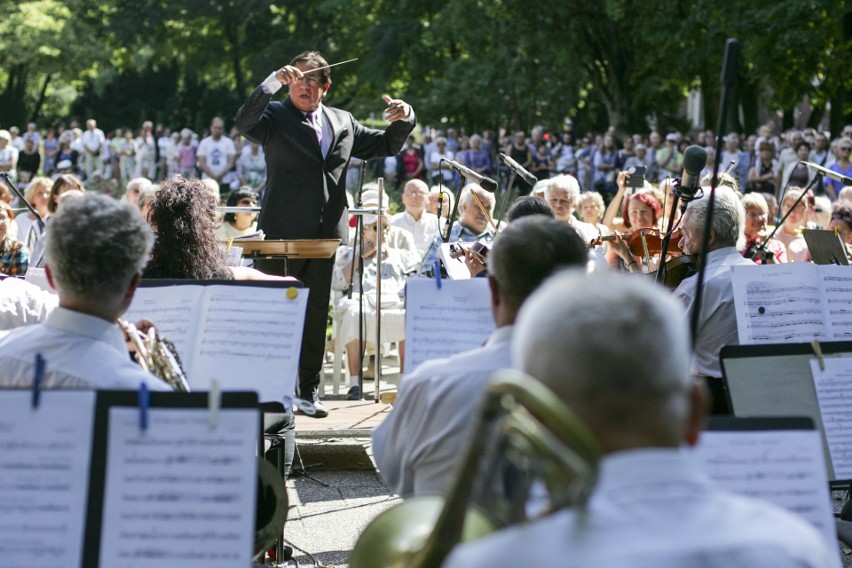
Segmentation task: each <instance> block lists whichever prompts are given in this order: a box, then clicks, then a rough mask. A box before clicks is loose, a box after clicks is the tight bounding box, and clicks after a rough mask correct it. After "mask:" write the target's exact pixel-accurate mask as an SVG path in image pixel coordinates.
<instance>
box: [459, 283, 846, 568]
mask: <svg viewBox="0 0 852 568" xmlns="http://www.w3.org/2000/svg"><path fill="white" fill-rule="evenodd" d="M648 330H654V331H653V333H648ZM512 355H513V359H514V362H515V363H516V365H518V366H519V367H520V368H521V369H522V370H524V371H525V372H527V373H529V374H530V375H532V376H533V377H535V378H536V379H538V380H540V381H541V382H542V383H544V384H545V385H546V386H547V387H548V388H550V389H551V390H552V391H553V393H554V394H555V395H556V396H557V397H558V398H560V399H561V400H562V402H564V403H565V404H567V405H569V406H570V407H571V408H572V410H574V412H575V413H576V414H577V416H578V417H579V418H580V419H581V420H582V421H583V422H585V424H586V425H587V426H588V427H589V430H590V432H591V434H592V435H593V437H594V438H595V439H596V440H597V443H598V445H599V448H600V450H601V452H602V454H603V458H602V460H601V463H600V464H599V474H598V478H597V483H596V485H595V487H594V489H593V491H592V494H591V497H590V499H589V502H588V504H587V506H586V507H585V510H582V511H580V510H577V509H563V510H561V511H558V512H556V513H554V514H552V515H550V516H547V517H544V518H542V519H539V520H536V521H533V522H530V523H526V524H523V525H516V526H514V527H510V528H508V529H506V530H503V531H500V532H498V533H496V534H494V535H492V536H489V537H486V538H483V539H478V540H474V541H472V542H470V543H469V544H465V545H462V546H461V547H459V548H458V549H456V550H455V552H454V553H453V554H452V555H451V556H450V558H449V559H448V561H447V563H445V564H444V566H445V568H446V567H449V568H458V567H461V566H464V567H465V568H475V567H478V566H481V567H485V566H489V567H490V566H560V567H562V568H570V567H574V566H576V567H584V568H589V567H591V568H595V567H610V566H621V567H624V566H627V567H651V566H653V567H655V568H675V567H677V568H698V567H701V568H717V567H718V568H722V567H726V568H727V567H729V566H772V567H773V568H787V567H793V566H796V567H800V568H803V567H813V568H816V567H818V566H819V567H822V566H831V567H839V566H840V556H839V551H838V550H833V551H830V550H828V547H827V545H826V543H825V541H824V540H823V539H822V537H821V536H820V534H819V533H817V531H816V529H815V528H814V527H813V526H811V525H809V524H808V523H807V522H805V521H804V520H803V519H801V518H799V517H798V516H795V515H793V514H792V513H789V512H787V511H784V510H782V509H780V508H777V507H775V506H774V505H771V504H769V503H766V502H763V501H759V500H756V499H751V498H747V497H742V496H738V495H734V494H731V493H727V492H726V491H724V490H722V489H721V488H719V487H717V486H716V485H714V484H713V482H711V481H710V480H709V478H708V477H707V476H706V475H705V474H704V473H703V472H702V471H701V470H700V469H699V466H698V461H697V460H695V459H694V458H693V457H692V456H691V455H689V453H688V452H686V451H685V450H684V448H683V447H682V446H691V445H694V444H695V443H696V442H697V441H698V437H699V434H700V431H701V429H702V426H703V424H704V419H705V416H706V400H707V394H706V390H705V387H704V385H703V384H702V383H701V382H700V381H695V380H692V379H691V378H690V377H689V333H688V331H687V325H686V318H685V317H684V314H683V309H682V307H680V306H679V305H678V303H677V301H676V300H675V299H673V298H672V297H671V295H670V294H669V293H667V292H666V291H665V290H664V289H663V288H662V287H657V286H656V285H654V284H653V283H652V282H650V281H646V280H645V279H641V278H636V277H633V276H629V275H621V274H613V273H611V272H610V273H598V274H593V275H591V276H590V277H589V276H586V275H584V274H581V273H579V274H578V273H577V272H573V273H563V274H560V275H558V276H556V277H555V278H553V279H551V280H550V281H549V282H547V283H545V284H544V285H543V286H542V287H541V288H540V289H539V291H538V292H536V294H535V295H533V297H531V298H530V299H529V300H528V301H527V303H526V304H525V305H524V309H523V310H522V312H521V314H520V316H519V318H518V321H517V324H516V330H515V334H514V340H513V342H512Z"/></svg>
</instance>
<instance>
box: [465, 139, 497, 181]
mask: <svg viewBox="0 0 852 568" xmlns="http://www.w3.org/2000/svg"><path fill="white" fill-rule="evenodd" d="M459 158H460V161H461V162H462V163H463V164H464V165H466V166H467V167H469V168H470V169H472V170H473V171H475V172H476V173H478V174H482V175H484V176H486V177H490V176H491V175H492V173H493V164H492V163H491V155H490V154H488V151H487V150H485V149H484V148H483V147H482V137H481V136H480V135H479V134H474V135H473V136H471V137H470V148H468V149H467V150H465V151H464V152H463V153H462V155H461V156H459Z"/></svg>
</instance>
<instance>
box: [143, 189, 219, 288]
mask: <svg viewBox="0 0 852 568" xmlns="http://www.w3.org/2000/svg"><path fill="white" fill-rule="evenodd" d="M216 205H217V203H216V201H215V199H213V196H212V195H210V192H209V191H207V188H206V187H205V185H204V184H203V183H202V182H201V181H199V180H197V179H189V178H178V179H174V180H168V181H165V182H163V183H162V184H161V185H160V189H159V190H158V191H157V193H156V195H155V196H154V200H153V201H152V202H151V209H150V211H149V213H148V222H149V223H151V227H152V228H153V229H154V231H155V232H156V234H157V240H156V241H155V243H154V250H153V252H152V253H151V260H150V261H149V262H148V265H147V266H146V267H145V271H144V272H143V273H142V276H143V277H144V278H187V279H192V280H233V279H234V274H233V272H232V271H231V270H230V269H229V268H228V266H227V265H226V264H225V252H224V251H223V250H222V248H221V247H220V246H219V244H218V242H217V241H216V227H217V225H218V223H217V221H216Z"/></svg>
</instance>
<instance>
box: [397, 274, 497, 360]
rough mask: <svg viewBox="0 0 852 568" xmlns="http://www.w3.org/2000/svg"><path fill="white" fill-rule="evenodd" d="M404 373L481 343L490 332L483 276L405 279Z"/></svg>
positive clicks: (488, 300)
mask: <svg viewBox="0 0 852 568" xmlns="http://www.w3.org/2000/svg"><path fill="white" fill-rule="evenodd" d="M405 298H406V300H405V302H406V306H405V373H410V372H412V371H413V370H414V369H416V368H417V367H418V366H419V365H420V364H421V363H423V362H424V361H428V360H430V359H442V358H445V357H449V356H451V355H455V354H456V353H461V352H462V351H467V350H468V349H473V348H475V347H479V346H481V345H482V344H483V343H485V341H486V340H487V339H488V336H489V335H491V332H492V331H494V316H493V315H492V313H491V292H490V290H489V289H488V279H487V278H471V279H469V280H449V281H448V280H444V281H443V282H442V283H441V289H440V290H439V289H438V286H437V283H436V282H435V280H433V279H431V278H409V279H408V288H407V291H406V294H405Z"/></svg>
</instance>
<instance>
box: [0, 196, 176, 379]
mask: <svg viewBox="0 0 852 568" xmlns="http://www.w3.org/2000/svg"><path fill="white" fill-rule="evenodd" d="M153 244H154V236H153V234H152V233H151V229H150V228H149V227H148V224H147V223H146V222H145V220H144V219H143V218H142V216H141V215H140V214H139V211H138V210H136V209H135V208H134V207H133V206H132V205H130V204H129V203H125V202H119V201H116V200H114V199H112V198H111V197H107V196H105V195H98V194H94V193H88V194H85V195H82V196H79V197H71V198H69V199H66V200H64V201H63V203H62V207H61V208H60V209H58V211H57V213H56V214H55V215H54V216H53V218H52V221H51V223H50V233H49V234H48V236H47V248H46V252H45V258H46V264H45V272H46V275H47V279H48V281H49V282H50V285H51V286H53V287H54V288H55V289H56V291H57V293H58V294H59V307H58V308H56V309H54V310H53V311H52V312H51V313H50V314H49V315H48V316H47V319H46V320H45V321H44V322H43V323H40V324H36V325H30V326H26V327H22V328H18V329H14V330H12V331H9V332H5V333H0V386H3V387H28V386H30V385H31V384H32V380H33V377H34V374H35V355H36V353H40V354H41V355H42V357H44V360H45V362H46V372H45V375H44V382H43V385H44V387H45V388H60V387H61V388H98V389H136V388H138V387H139V385H140V383H143V382H144V383H146V384H147V385H148V386H149V387H150V388H151V389H152V390H170V389H169V388H168V386H167V385H166V384H165V383H164V382H162V381H161V380H160V379H158V378H157V377H155V376H154V375H151V374H150V373H148V372H146V371H143V370H142V368H141V367H139V366H138V365H136V364H134V363H132V362H131V361H130V358H129V355H128V352H127V348H126V347H125V341H124V335H123V333H122V332H121V330H120V329H119V326H118V324H117V323H116V322H117V320H118V318H119V316H120V315H121V314H123V313H124V312H125V311H126V310H127V308H128V306H129V305H130V302H131V301H132V300H133V294H134V293H135V292H136V287H137V286H138V285H139V281H140V279H141V273H142V268H143V267H144V266H145V262H146V261H147V259H148V255H149V253H150V252H151V248H152V246H153Z"/></svg>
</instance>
